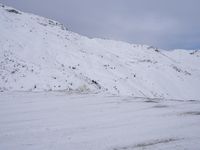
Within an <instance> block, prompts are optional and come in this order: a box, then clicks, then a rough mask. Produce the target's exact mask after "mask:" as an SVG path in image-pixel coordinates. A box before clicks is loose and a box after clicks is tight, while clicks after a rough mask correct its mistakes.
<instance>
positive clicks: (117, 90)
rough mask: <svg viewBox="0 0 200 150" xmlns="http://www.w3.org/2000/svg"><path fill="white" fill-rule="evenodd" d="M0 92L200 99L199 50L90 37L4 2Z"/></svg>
mask: <svg viewBox="0 0 200 150" xmlns="http://www.w3.org/2000/svg"><path fill="white" fill-rule="evenodd" d="M0 22H1V23H0V60H1V61H0V91H2V92H5V91H40V92H42V91H43V92H44V91H65V92H67V93H74V92H75V93H77V92H78V93H107V94H111V95H119V96H123V95H124V96H135V97H137V96H140V97H141V96H143V97H151V98H175V99H200V92H199V89H200V68H199V66H200V57H199V56H200V55H199V51H198V50H197V51H194V50H193V51H187V50H174V51H165V50H161V49H157V48H154V47H152V46H147V45H138V44H130V43H126V42H121V41H113V40H104V39H97V38H93V39H89V38H87V37H85V36H81V35H79V34H76V33H73V32H71V31H69V30H67V29H66V28H65V27H64V26H63V25H62V24H60V23H58V22H56V21H53V20H51V19H47V18H43V17H39V16H36V15H33V14H28V13H24V12H21V11H19V10H15V9H14V8H11V7H7V6H4V7H3V6H0Z"/></svg>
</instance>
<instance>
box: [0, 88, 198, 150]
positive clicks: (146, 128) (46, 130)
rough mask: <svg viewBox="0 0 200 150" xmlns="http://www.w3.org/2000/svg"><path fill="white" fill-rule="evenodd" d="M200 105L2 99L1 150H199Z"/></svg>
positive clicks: (98, 97)
mask: <svg viewBox="0 0 200 150" xmlns="http://www.w3.org/2000/svg"><path fill="white" fill-rule="evenodd" d="M199 125H200V101H199V100H178V99H177V100H176V99H173V100H172V99H149V98H140V97H127V96H124V97H123V96H110V95H106V94H105V95H103V94H86V95H85V94H81V95H80V94H79V95H78V94H71V95H69V94H67V95H66V93H63V92H41V93H32V92H15V93H13V92H12V93H1V94H0V150H143V149H148V150H155V149H156V150H157V149H159V150H169V149H176V150H183V149H188V150H198V149H199V148H200V126H199Z"/></svg>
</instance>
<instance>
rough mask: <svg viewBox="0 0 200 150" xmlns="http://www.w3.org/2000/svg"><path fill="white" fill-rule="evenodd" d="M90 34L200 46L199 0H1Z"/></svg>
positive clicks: (166, 46) (158, 44)
mask: <svg viewBox="0 0 200 150" xmlns="http://www.w3.org/2000/svg"><path fill="white" fill-rule="evenodd" d="M1 2H2V3H4V4H7V5H11V6H13V7H16V8H18V9H21V10H22V11H26V12H31V13H34V14H38V15H41V16H45V17H48V18H52V19H55V20H58V21H60V22H62V23H63V24H65V25H66V26H67V27H68V28H69V29H70V30H72V31H74V32H78V33H80V34H83V35H86V36H89V37H102V38H110V39H117V40H123V41H127V42H131V43H139V44H140V43H141V44H148V45H154V46H156V47H161V48H164V49H174V48H186V49H196V48H200V42H199V40H200V30H199V28H200V19H199V17H200V16H199V14H200V9H199V8H198V7H199V6H200V1H199V0H185V1H183V0H1Z"/></svg>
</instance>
